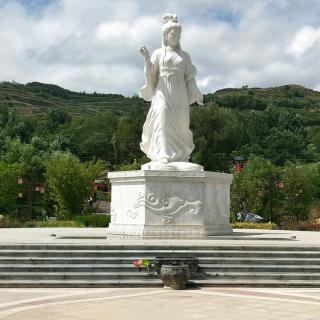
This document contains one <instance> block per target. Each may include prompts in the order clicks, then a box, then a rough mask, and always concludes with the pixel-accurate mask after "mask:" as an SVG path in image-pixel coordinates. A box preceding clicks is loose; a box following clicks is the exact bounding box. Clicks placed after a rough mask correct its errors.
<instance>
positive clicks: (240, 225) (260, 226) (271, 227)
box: [231, 222, 277, 230]
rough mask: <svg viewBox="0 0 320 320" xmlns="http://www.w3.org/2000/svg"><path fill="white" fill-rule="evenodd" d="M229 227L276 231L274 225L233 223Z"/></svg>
mask: <svg viewBox="0 0 320 320" xmlns="http://www.w3.org/2000/svg"><path fill="white" fill-rule="evenodd" d="M231 225H232V228H234V229H267V230H275V229H277V225H276V224H275V223H255V222H234V223H232V224H231Z"/></svg>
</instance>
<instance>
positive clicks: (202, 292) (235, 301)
mask: <svg viewBox="0 0 320 320" xmlns="http://www.w3.org/2000/svg"><path fill="white" fill-rule="evenodd" d="M241 318H243V319H244V318H245V319H247V320H251V319H259V320H265V319H277V320H285V319H291V320H292V319H294V320H295V319H297V320H298V319H305V320H307V319H310V320H311V319H312V320H318V319H320V289H284V288H278V289H267V288H264V289H262V288H199V289H190V290H183V291H173V290H171V289H160V288H157V289H154V288H151V289H150V288H149V289H144V288H130V289H126V288H119V289H117V288H109V289H34V288H33V289H24V288H20V289H0V319H6V320H34V319H41V320H102V319H103V320H122V319H126V320H127V319H134V320H135V319H139V320H144V319H154V320H158V319H170V320H175V319H179V320H180V319H185V320H187V319H219V320H224V319H228V320H233V319H234V320H239V319H241Z"/></svg>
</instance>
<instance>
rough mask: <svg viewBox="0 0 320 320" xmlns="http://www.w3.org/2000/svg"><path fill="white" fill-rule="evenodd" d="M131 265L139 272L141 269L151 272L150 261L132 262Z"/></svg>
mask: <svg viewBox="0 0 320 320" xmlns="http://www.w3.org/2000/svg"><path fill="white" fill-rule="evenodd" d="M132 264H133V266H134V267H135V268H138V269H139V271H141V270H142V269H147V271H148V272H149V273H150V272H151V268H152V266H153V264H152V262H151V260H149V259H139V260H133V261H132Z"/></svg>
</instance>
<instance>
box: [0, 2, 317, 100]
mask: <svg viewBox="0 0 320 320" xmlns="http://www.w3.org/2000/svg"><path fill="white" fill-rule="evenodd" d="M165 12H176V13H177V15H178V18H179V20H180V21H181V23H182V27H183V36H182V47H183V49H184V50H186V51H187V52H189V53H190V55H191V58H192V60H193V63H194V64H195V65H196V67H197V69H198V76H197V78H198V83H199V86H200V87H201V89H202V90H203V91H204V92H212V91H215V90H217V89H221V88H224V87H227V86H237V87H240V86H242V85H244V84H247V85H249V86H254V87H264V86H277V85H282V84H286V83H297V84H301V85H305V86H307V87H311V88H319V87H320V79H319V76H318V74H319V70H320V60H319V58H318V56H319V50H320V41H319V37H320V25H319V20H318V18H319V16H320V2H319V1H318V0H309V1H308V5H305V3H304V2H302V1H299V0H290V1H286V0H281V1H279V0H264V1H255V2H252V1H250V0H242V1H237V0H231V1H223V0H190V1H188V4H187V5H186V2H185V1H179V0H170V1H169V0H165V1H157V2H156V1H153V2H151V1H147V0H139V1H138V0H118V1H115V0H108V1H105V0H90V1H79V0H57V1H53V2H52V4H51V5H48V6H45V7H43V8H41V10H40V9H39V12H37V14H35V13H34V12H32V11H30V9H26V8H25V7H24V6H23V5H21V4H20V2H19V1H18V0H10V1H2V0H0V43H1V50H0V81H2V80H8V81H11V80H15V81H17V82H23V83H24V82H29V81H42V82H49V83H56V84H58V85H61V86H63V87H66V88H69V89H72V90H78V91H83V90H85V91H97V92H113V93H122V94H125V95H132V94H135V93H136V92H137V91H138V89H139V87H140V86H141V85H142V84H143V82H144V77H143V59H142V58H141V56H140V55H139V53H138V47H139V46H141V45H146V46H147V47H148V48H149V50H150V51H153V50H154V49H156V48H157V47H159V46H160V45H161V16H162V14H163V13H165Z"/></svg>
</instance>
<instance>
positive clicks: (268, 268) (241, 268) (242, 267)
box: [199, 264, 320, 273]
mask: <svg viewBox="0 0 320 320" xmlns="http://www.w3.org/2000/svg"><path fill="white" fill-rule="evenodd" d="M199 267H200V268H201V271H203V272H206V273H207V272H247V273H251V272H269V273H273V272H307V273H317V272H319V273H320V265H318V266H317V265H316V266H313V265H304V266H296V265H281V266H279V265H259V264H255V265H247V264H238V265H226V264H200V265H199Z"/></svg>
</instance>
